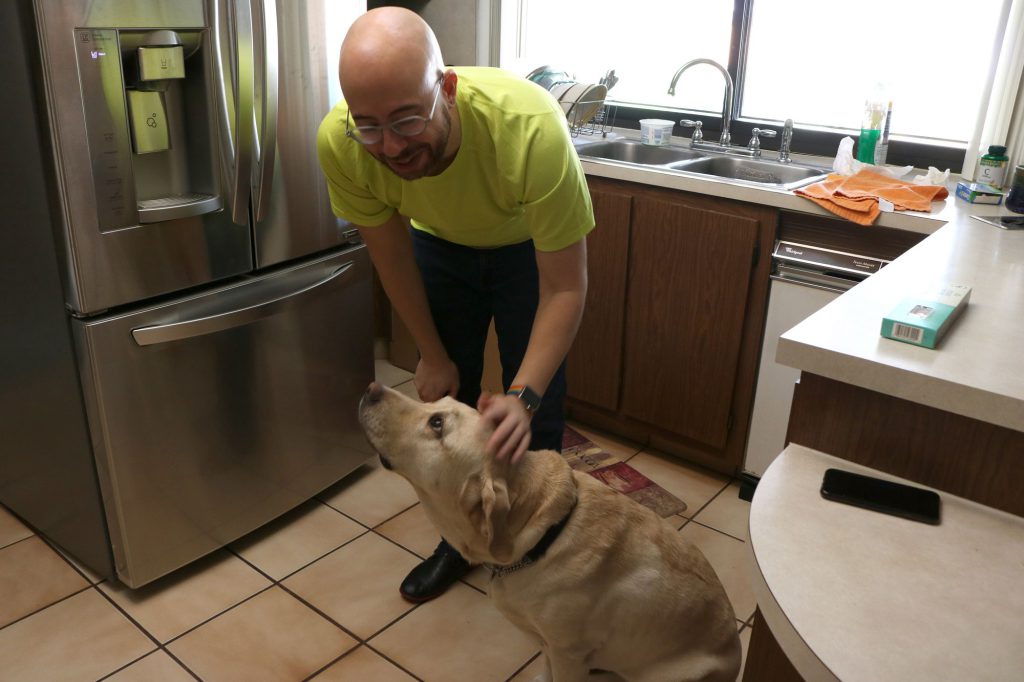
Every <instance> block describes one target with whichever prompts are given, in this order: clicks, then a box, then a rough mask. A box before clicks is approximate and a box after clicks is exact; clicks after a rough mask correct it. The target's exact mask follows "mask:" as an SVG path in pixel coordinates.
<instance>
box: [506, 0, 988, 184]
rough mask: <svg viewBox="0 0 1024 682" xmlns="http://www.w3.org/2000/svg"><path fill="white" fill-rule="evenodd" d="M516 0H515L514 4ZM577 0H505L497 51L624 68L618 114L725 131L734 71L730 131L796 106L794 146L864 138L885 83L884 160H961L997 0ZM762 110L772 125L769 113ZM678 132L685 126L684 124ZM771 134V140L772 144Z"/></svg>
mask: <svg viewBox="0 0 1024 682" xmlns="http://www.w3.org/2000/svg"><path fill="white" fill-rule="evenodd" d="M508 6H512V8H511V9H506V8H507V7H508ZM595 7H597V5H588V4H585V3H584V4H580V3H578V2H575V0H518V2H510V3H503V12H504V14H503V17H502V41H501V45H502V56H501V65H502V66H503V67H505V68H509V69H511V70H514V71H516V72H521V73H523V74H524V75H525V74H526V73H528V72H529V71H531V70H532V69H533V68H535V67H537V66H541V65H545V64H547V65H551V66H555V67H557V68H560V69H564V70H566V71H568V72H569V73H570V74H572V75H574V76H575V78H576V79H577V80H583V81H588V82H597V80H598V79H599V78H600V77H601V76H602V75H603V74H604V73H605V72H606V71H607V70H608V69H615V72H616V75H617V76H618V77H619V79H620V80H619V83H618V84H617V85H616V86H615V88H614V89H613V90H612V91H611V92H610V93H609V96H608V99H609V101H611V102H614V103H615V104H616V119H615V123H616V125H619V126H623V127H638V124H637V123H636V121H637V120H638V119H640V118H645V117H652V116H654V117H658V118H667V119H670V120H678V119H680V118H684V117H690V118H700V119H701V120H703V121H704V129H705V135H706V136H707V137H708V138H710V139H717V131H718V130H720V129H721V122H720V116H721V111H722V103H723V90H724V84H723V79H722V77H721V75H720V74H719V73H718V72H717V70H715V69H714V68H712V67H710V66H706V65H701V66H698V67H695V68H693V69H690V70H688V71H687V72H686V73H684V74H683V75H682V77H681V78H680V79H679V82H678V84H677V86H676V95H675V96H674V97H673V96H670V95H668V94H667V90H668V86H669V82H670V81H671V79H672V75H673V74H674V73H675V71H676V70H677V69H678V68H679V67H680V66H681V65H682V64H684V63H685V62H687V61H689V60H690V59H695V58H698V57H705V58H710V59H713V60H715V61H717V62H719V63H720V64H722V66H724V67H726V68H727V69H728V70H729V72H730V74H731V75H732V78H733V80H734V81H735V85H736V95H735V99H734V103H733V112H732V114H733V119H734V122H733V127H732V133H733V140H734V143H740V144H742V142H744V141H745V140H746V139H747V137H749V129H750V128H751V127H753V126H754V125H759V126H761V127H772V125H773V124H774V125H777V126H780V125H781V124H782V122H783V121H784V120H785V119H787V118H792V119H793V120H794V122H795V123H796V126H797V130H796V134H795V135H794V138H793V149H794V151H798V152H799V151H803V152H806V153H813V154H820V155H822V156H829V157H830V156H833V155H834V154H835V151H836V149H837V147H838V143H839V140H840V139H841V138H842V137H843V136H845V135H851V136H853V137H854V138H856V135H857V132H858V130H859V128H860V118H861V114H862V110H863V107H864V99H865V96H866V95H867V94H868V93H869V92H870V91H871V90H872V88H873V87H875V85H876V83H881V84H883V85H884V87H885V90H886V92H887V93H888V95H889V97H890V98H891V99H892V100H893V116H892V136H893V137H892V140H891V144H890V153H889V162H890V163H894V164H901V165H902V164H913V165H915V166H928V165H934V166H937V167H940V168H951V169H953V170H954V171H959V170H960V167H961V165H962V161H963V155H964V150H965V147H966V143H967V140H968V139H969V138H970V135H971V132H972V130H973V128H974V125H975V122H976V120H977V114H978V111H977V110H978V103H979V102H980V101H981V97H982V94H983V93H982V83H983V80H984V76H985V75H986V73H987V71H988V68H989V64H990V61H991V59H992V57H993V55H992V47H991V46H992V44H993V40H994V39H995V36H996V31H997V29H998V28H999V27H998V25H997V24H998V22H999V15H1000V10H1001V8H1002V0H977V1H976V2H974V3H972V4H970V5H969V6H966V5H963V3H961V2H955V1H954V0H915V1H906V2H893V1H892V0H857V1H856V2H851V1H850V0H830V1H829V2H821V1H820V0H705V2H703V3H691V2H678V1H673V0H632V2H630V3H628V4H625V5H621V4H620V5H616V11H615V12H614V13H608V12H604V11H595V9H594V8H595ZM766 124H767V125H766ZM676 133H677V134H680V131H679V129H678V128H677V129H676ZM776 145H777V139H776V140H775V141H770V140H769V141H766V142H765V146H766V147H774V146H776Z"/></svg>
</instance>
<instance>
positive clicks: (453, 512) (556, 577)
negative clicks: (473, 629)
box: [359, 384, 740, 682]
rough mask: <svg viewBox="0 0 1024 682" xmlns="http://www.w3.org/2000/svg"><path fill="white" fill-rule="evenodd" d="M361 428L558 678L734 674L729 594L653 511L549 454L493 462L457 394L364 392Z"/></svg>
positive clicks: (675, 680)
mask: <svg viewBox="0 0 1024 682" xmlns="http://www.w3.org/2000/svg"><path fill="white" fill-rule="evenodd" d="M359 420H360V423H361V424H362V426H363V429H364V430H365V431H366V435H367V437H368V438H369V440H370V443H371V444H372V445H373V446H374V448H375V449H376V450H377V452H378V453H379V454H380V457H381V461H382V463H383V464H384V466H385V467H387V468H389V469H392V470H394V471H395V472H396V473H398V474H401V475H402V476H403V477H405V478H406V480H408V481H409V483H411V484H412V487H413V488H415V490H416V494H417V495H418V496H419V499H420V502H421V503H422V504H423V510H424V511H425V512H426V514H427V516H428V517H429V518H430V520H431V522H432V523H433V524H434V526H435V527H436V528H437V530H438V531H440V533H441V535H442V536H443V537H444V538H445V539H446V540H448V542H449V543H451V544H452V545H453V546H454V547H455V548H456V549H458V550H459V552H461V553H462V555H463V556H464V557H465V558H466V559H468V560H469V561H470V562H472V563H482V564H486V565H488V566H489V567H490V568H491V571H492V574H493V575H492V579H491V584H490V590H489V592H490V595H491V598H492V599H493V601H494V604H495V606H497V607H498V610H500V611H501V612H502V613H503V614H504V615H505V617H507V618H508V619H509V620H510V621H512V623H513V624H515V625H516V626H517V627H518V628H520V629H521V630H522V631H523V632H525V633H527V634H528V635H532V636H534V637H535V638H536V639H537V641H538V644H539V646H540V647H541V649H542V651H543V652H544V654H545V656H546V658H547V668H548V676H549V677H550V678H551V679H553V680H554V682H575V681H576V680H586V678H587V676H588V670H589V669H591V668H598V669H601V670H609V671H612V672H614V673H616V674H618V675H620V676H622V677H624V678H625V679H627V680H630V681H640V682H662V681H664V682H682V681H684V680H685V681H691V680H692V681H696V680H701V681H712V680H715V681H717V680H723V681H724V680H728V681H729V682H733V680H735V679H736V676H737V673H738V671H739V668H740V641H739V637H738V636H737V633H736V619H735V615H734V614H733V610H732V606H730V604H729V600H728V598H727V597H726V594H725V590H724V589H723V588H722V584H721V582H719V580H718V576H716V575H715V572H714V570H713V569H712V568H711V565H710V564H709V563H708V562H707V559H705V558H704V556H703V555H702V554H701V553H700V551H699V550H698V549H697V548H696V547H694V546H693V545H691V544H689V543H688V542H686V541H685V540H684V539H683V538H682V537H681V536H680V535H679V533H678V532H677V531H676V529H675V528H673V527H672V526H670V525H669V524H668V523H667V522H665V521H664V520H662V519H661V518H660V517H658V516H657V515H656V514H655V513H654V512H652V511H650V510H649V509H647V508H646V507H644V506H642V505H640V504H638V503H636V502H634V501H633V500H631V499H629V498H628V497H626V496H625V495H622V494H620V493H618V492H615V491H614V490H611V489H610V488H608V487H607V486H605V485H604V484H602V483H601V482H599V481H597V480H595V479H594V478H593V477H591V476H588V475H586V474H580V473H578V472H574V471H573V470H572V469H571V468H570V467H569V465H568V464H567V463H566V461H565V460H564V459H563V458H562V457H561V455H560V454H559V453H557V452H554V451H552V450H547V451H538V452H527V453H526V454H525V455H524V456H523V458H522V459H520V460H519V462H518V463H517V464H515V465H510V464H509V463H508V461H507V460H503V461H501V462H496V461H495V460H494V458H493V457H490V456H488V455H487V454H485V452H484V445H485V443H486V442H487V438H488V436H489V435H490V433H489V432H488V431H487V430H485V427H484V426H483V422H481V420H480V414H479V412H477V411H476V410H474V409H473V408H471V407H468V406H466V405H464V404H462V403H459V402H457V401H455V400H453V399H451V398H444V399H442V400H439V401H437V402H434V403H420V402H417V401H415V400H411V399H410V398H407V397H406V396H404V395H402V394H401V393H398V392H397V391H393V390H391V389H389V388H385V387H382V386H380V385H378V384H370V387H369V389H367V391H366V393H365V394H364V395H363V398H362V401H361V402H360V404H359Z"/></svg>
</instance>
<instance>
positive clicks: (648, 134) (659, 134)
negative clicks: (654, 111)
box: [640, 118, 673, 147]
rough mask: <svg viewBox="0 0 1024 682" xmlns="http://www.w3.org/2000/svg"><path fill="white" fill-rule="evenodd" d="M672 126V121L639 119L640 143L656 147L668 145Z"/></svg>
mask: <svg viewBox="0 0 1024 682" xmlns="http://www.w3.org/2000/svg"><path fill="white" fill-rule="evenodd" d="M672 125H673V122H672V121H666V120H665V119H663V118H642V119H640V142H641V143H643V144H649V145H653V146H656V147H661V146H663V145H666V144H669V143H670V142H671V141H672Z"/></svg>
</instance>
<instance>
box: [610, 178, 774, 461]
mask: <svg viewBox="0 0 1024 682" xmlns="http://www.w3.org/2000/svg"><path fill="white" fill-rule="evenodd" d="M663 197H664V198H663ZM720 206H721V202H716V201H714V200H705V199H703V198H700V197H697V198H691V199H687V200H685V201H681V200H679V199H676V198H675V197H673V196H665V195H657V194H653V193H651V194H647V193H645V194H644V195H642V196H636V197H635V198H634V199H633V229H632V233H631V238H630V253H629V281H628V292H627V300H626V320H625V348H624V363H625V366H624V368H623V376H624V379H623V387H622V405H621V411H622V413H623V414H625V415H627V416H629V417H632V418H634V419H638V420H641V421H643V422H646V423H648V424H652V425H654V426H657V427H660V428H663V429H666V430H668V431H670V432H672V433H676V434H679V435H681V436H684V437H686V438H689V439H693V440H695V441H698V442H699V443H702V444H706V445H708V446H711V447H712V448H715V449H724V448H725V445H726V440H727V438H728V435H729V427H730V413H731V410H732V404H733V394H734V389H735V384H736V375H737V368H738V366H739V362H740V348H741V341H742V339H743V336H744V335H743V331H744V318H745V315H746V311H747V299H748V292H749V287H750V282H751V271H752V265H753V259H754V255H755V249H756V248H757V244H758V234H759V230H760V221H759V220H758V219H757V218H755V217H747V216H742V215H736V214H732V213H729V212H722V211H719V210H713V208H719V207H720ZM708 207H712V208H708Z"/></svg>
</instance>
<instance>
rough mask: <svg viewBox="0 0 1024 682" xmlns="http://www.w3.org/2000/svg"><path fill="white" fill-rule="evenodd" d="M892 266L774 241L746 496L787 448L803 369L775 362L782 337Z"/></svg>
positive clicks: (816, 247) (746, 464)
mask: <svg viewBox="0 0 1024 682" xmlns="http://www.w3.org/2000/svg"><path fill="white" fill-rule="evenodd" d="M889 262H890V261H889V260H886V259H884V258H878V257H873V256H867V255H863V254H859V253H848V252H845V251H838V250H835V249H830V248H826V247H824V246H820V245H816V244H812V243H800V242H796V241H787V240H782V239H780V240H778V241H776V242H775V247H774V249H773V251H772V275H771V279H772V282H771V287H770V291H769V298H768V313H767V316H766V320H765V329H764V341H763V344H762V347H761V363H760V368H759V370H758V374H757V385H756V387H755V392H754V408H753V414H752V416H751V421H750V433H749V435H748V439H747V449H746V456H745V458H744V464H743V470H744V471H743V476H742V481H743V485H742V488H743V489H742V490H741V495H740V496H741V497H743V498H745V499H749V498H750V496H751V495H752V493H753V487H754V486H756V484H757V480H759V479H760V477H761V476H762V475H764V472H765V470H766V469H767V468H768V465H769V464H771V463H772V461H773V460H774V459H775V457H776V455H778V454H779V453H780V452H782V450H783V448H784V447H785V441H786V428H787V425H788V424H789V409H790V405H791V404H792V402H793V388H794V385H795V384H796V382H797V380H799V378H800V370H797V369H793V368H792V367H786V366H784V365H780V364H779V363H777V362H776V361H775V351H776V348H777V347H778V343H779V337H780V336H781V335H782V334H784V333H785V332H787V331H789V330H790V329H792V328H793V327H795V326H796V325H797V324H799V323H800V322H802V321H803V320H804V319H806V318H808V317H810V316H811V315H812V314H814V313H815V312H817V311H818V310H820V309H821V308H824V307H825V306H826V305H828V303H829V302H830V301H832V300H833V299H835V298H837V297H838V296H839V295H840V294H842V293H843V292H845V291H847V290H849V289H851V288H853V287H854V286H855V285H856V284H858V283H859V282H861V281H863V280H864V279H866V278H867V277H869V276H871V275H872V274H874V273H876V272H878V271H879V270H881V269H882V267H884V266H885V265H886V264H888V263H889Z"/></svg>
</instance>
